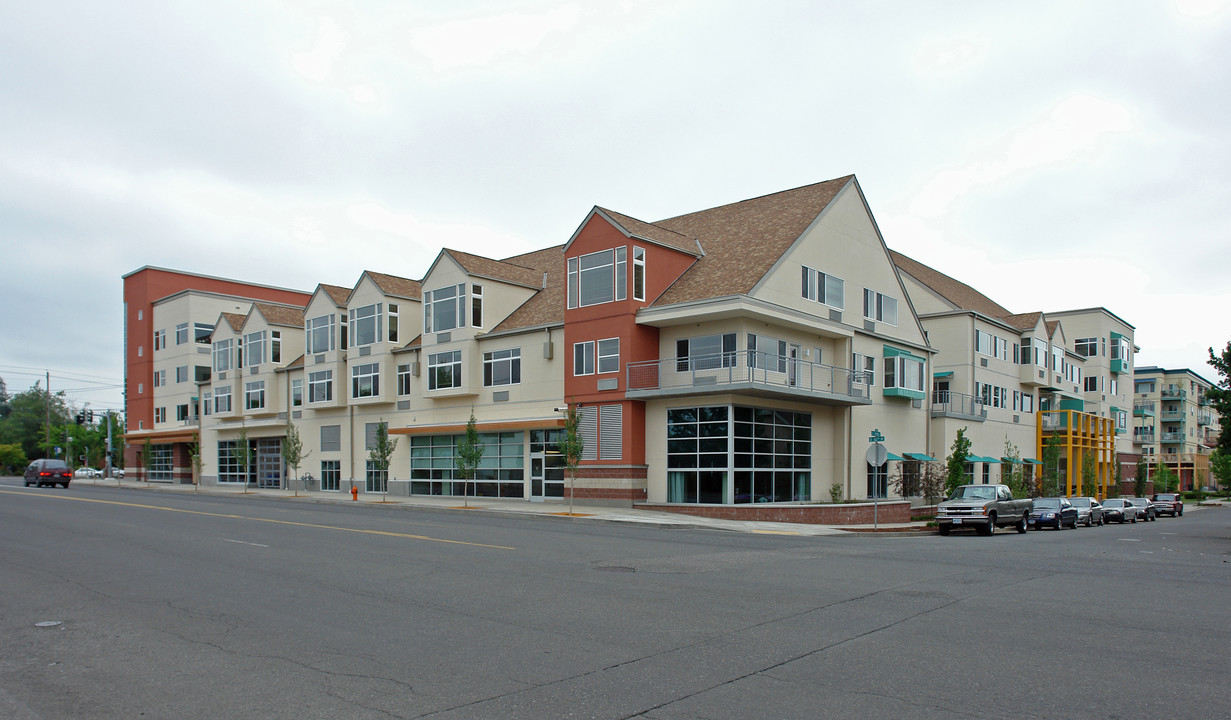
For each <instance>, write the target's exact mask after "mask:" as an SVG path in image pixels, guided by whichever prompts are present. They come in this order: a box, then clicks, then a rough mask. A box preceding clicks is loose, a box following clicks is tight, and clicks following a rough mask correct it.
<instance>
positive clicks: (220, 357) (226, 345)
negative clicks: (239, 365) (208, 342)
mask: <svg viewBox="0 0 1231 720" xmlns="http://www.w3.org/2000/svg"><path fill="white" fill-rule="evenodd" d="M233 344H234V343H233V338H227V339H226V340H216V341H215V342H214V346H213V347H214V372H216V373H220V372H226V371H228V370H230V369H231V364H232V363H231V347H232V345H233Z"/></svg>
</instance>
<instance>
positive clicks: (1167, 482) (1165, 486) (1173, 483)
mask: <svg viewBox="0 0 1231 720" xmlns="http://www.w3.org/2000/svg"><path fill="white" fill-rule="evenodd" d="M1141 485H1142V487H1141V490H1140V491H1139V492H1138V493H1137V496H1138V497H1144V496H1145V483H1144V482H1143V483H1142V484H1141ZM1179 489H1180V476H1179V475H1176V474H1175V470H1172V469H1171V468H1169V467H1167V465H1166V464H1165V463H1161V464H1159V466H1158V471H1157V472H1155V473H1154V492H1156V493H1159V492H1175V491H1177V490H1179Z"/></svg>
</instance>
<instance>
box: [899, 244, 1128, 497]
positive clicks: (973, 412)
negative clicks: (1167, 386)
mask: <svg viewBox="0 0 1231 720" xmlns="http://www.w3.org/2000/svg"><path fill="white" fill-rule="evenodd" d="M893 259H894V262H895V263H896V264H897V266H898V269H899V271H900V272H901V273H902V277H903V278H904V281H905V282H906V287H907V288H908V290H909V291H910V293H911V297H912V298H914V299H915V307H916V308H917V309H918V311H919V318H920V321H921V322H922V323H923V326H924V328H925V329H926V330H927V333H928V339H929V341H930V342H931V344H932V346H933V347H934V348H935V349H936V357H935V358H934V359H933V368H934V373H933V377H932V410H931V415H932V425H933V434H934V435H935V436H937V437H944V438H950V439H951V438H953V437H954V436H955V435H956V433H957V430H958V429H959V428H965V431H966V433H965V434H966V436H967V437H968V438H970V440H971V455H970V463H969V464H968V465H967V468H968V469H967V473H968V475H969V476H970V478H971V479H972V480H973V481H975V482H995V481H996V479H997V478H998V477H1001V476H1003V475H1004V474H1005V472H1004V471H1006V470H1009V469H1012V468H1011V465H1012V463H1013V462H1014V460H1015V459H1016V460H1017V461H1018V462H1020V463H1021V464H1023V465H1025V466H1027V469H1028V470H1029V471H1030V472H1031V473H1033V474H1035V475H1037V474H1038V472H1039V466H1040V464H1041V458H1042V454H1043V444H1044V443H1045V442H1046V439H1047V438H1048V437H1050V436H1052V435H1056V436H1057V437H1058V439H1059V440H1060V441H1061V445H1062V451H1061V468H1060V470H1061V475H1062V476H1064V477H1065V478H1067V481H1066V485H1067V487H1068V489H1069V492H1070V493H1075V492H1077V488H1078V487H1080V482H1079V479H1078V476H1079V473H1080V466H1081V463H1082V459H1083V457H1084V456H1085V454H1087V453H1088V454H1090V455H1092V456H1093V457H1094V458H1095V471H1096V473H1097V474H1098V477H1099V485H1100V487H1106V486H1107V485H1109V484H1110V483H1111V482H1112V481H1113V479H1114V476H1115V467H1116V466H1115V464H1116V462H1118V461H1123V462H1128V461H1132V460H1133V458H1132V457H1131V456H1130V457H1127V458H1119V459H1118V458H1117V453H1116V439H1117V437H1123V438H1125V439H1126V440H1127V408H1128V396H1127V393H1128V388H1127V386H1125V387H1120V386H1119V385H1118V379H1119V377H1120V376H1121V375H1123V374H1125V373H1127V372H1129V368H1130V367H1131V354H1132V352H1134V351H1136V347H1135V346H1134V345H1133V343H1132V337H1133V328H1132V326H1131V325H1129V324H1128V323H1125V322H1124V321H1123V320H1121V319H1120V318H1118V317H1117V316H1115V315H1114V314H1112V313H1111V312H1109V311H1107V310H1106V309H1104V308H1092V309H1087V310H1072V311H1060V312H1047V313H1043V312H1029V313H1017V314H1015V313H1012V312H1010V311H1009V310H1008V309H1007V308H1005V307H1004V306H1002V305H1000V304H999V303H997V302H995V301H994V300H992V299H991V298H989V297H987V296H986V295H984V294H983V293H981V292H979V291H978V290H975V289H974V288H973V287H971V286H969V285H966V284H965V283H962V282H961V281H958V280H956V279H954V278H952V277H950V276H948V275H945V274H944V273H941V272H939V271H937V270H935V269H933V268H931V267H929V266H927V265H925V264H923V263H921V262H919V261H917V260H914V259H913V258H910V257H907V256H905V255H903V254H901V253H897V252H894V253H893ZM1108 348H1111V350H1110V351H1109V349H1108ZM1109 353H1110V356H1109ZM1093 418H1103V419H1109V420H1110V422H1100V421H1097V420H1094V419H1093ZM1115 423H1119V424H1118V425H1116V424H1115ZM1123 450H1125V451H1127V452H1128V453H1131V450H1132V448H1131V442H1130V443H1128V444H1126V445H1125V446H1124V447H1123Z"/></svg>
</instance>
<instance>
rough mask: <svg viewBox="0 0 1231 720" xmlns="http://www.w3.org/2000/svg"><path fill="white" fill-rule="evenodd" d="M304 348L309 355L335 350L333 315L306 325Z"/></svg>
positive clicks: (320, 317)
mask: <svg viewBox="0 0 1231 720" xmlns="http://www.w3.org/2000/svg"><path fill="white" fill-rule="evenodd" d="M304 346H305V348H304V349H305V352H307V353H308V354H309V355H315V354H318V353H324V352H329V351H330V350H333V349H334V347H333V315H320V316H318V317H314V318H312V319H310V320H308V322H307V323H305V324H304Z"/></svg>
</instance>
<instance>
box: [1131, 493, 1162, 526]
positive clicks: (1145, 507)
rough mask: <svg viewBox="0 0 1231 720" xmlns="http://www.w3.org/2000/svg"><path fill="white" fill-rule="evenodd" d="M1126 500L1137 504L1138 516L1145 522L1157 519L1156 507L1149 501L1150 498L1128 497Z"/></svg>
mask: <svg viewBox="0 0 1231 720" xmlns="http://www.w3.org/2000/svg"><path fill="white" fill-rule="evenodd" d="M1128 501H1129V502H1131V503H1132V504H1134V505H1136V506H1137V514H1138V516H1140V517H1141V518H1142V519H1144V520H1145V521H1146V522H1150V521H1153V520H1157V519H1158V509H1157V508H1155V507H1154V503H1152V502H1150V498H1129V499H1128Z"/></svg>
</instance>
